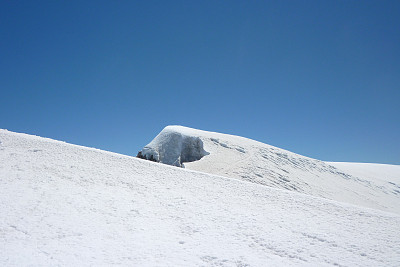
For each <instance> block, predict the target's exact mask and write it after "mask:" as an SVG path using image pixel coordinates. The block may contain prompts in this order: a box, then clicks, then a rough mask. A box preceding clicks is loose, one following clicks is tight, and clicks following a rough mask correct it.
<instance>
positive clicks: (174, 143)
mask: <svg viewBox="0 0 400 267" xmlns="http://www.w3.org/2000/svg"><path fill="white" fill-rule="evenodd" d="M182 129H183V127H180V126H167V127H165V128H164V130H162V131H161V133H160V134H158V135H157V136H156V137H155V138H154V139H153V141H151V142H150V143H149V144H148V145H146V146H145V147H144V148H143V149H142V151H140V152H139V154H138V157H140V158H144V159H148V160H153V161H157V162H161V163H164V164H168V165H173V166H178V167H182V166H183V165H182V163H184V162H192V161H196V160H199V159H201V158H202V157H203V156H205V155H208V152H206V151H205V150H204V148H203V142H202V141H201V139H200V138H199V137H198V136H195V135H191V134H190V132H188V131H186V132H185V131H183V130H182Z"/></svg>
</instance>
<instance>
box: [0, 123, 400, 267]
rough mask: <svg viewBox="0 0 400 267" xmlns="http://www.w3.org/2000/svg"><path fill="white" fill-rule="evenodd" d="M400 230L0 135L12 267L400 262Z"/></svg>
mask: <svg viewBox="0 0 400 267" xmlns="http://www.w3.org/2000/svg"><path fill="white" fill-rule="evenodd" d="M211 142H213V141H211ZM220 142H222V139H221V140H220ZM230 147H231V144H230ZM206 149H207V147H206ZM246 149H248V148H246ZM246 151H247V150H246ZM211 155H212V154H210V156H211ZM207 157H208V156H205V157H203V158H202V159H201V160H200V161H202V160H203V159H205V158H207ZM200 161H195V162H200ZM399 232H400V216H399V215H397V214H393V213H387V212H382V211H379V210H373V209H367V208H363V207H358V206H353V205H348V204H344V203H340V202H335V201H330V200H327V199H323V198H318V197H312V196H308V195H305V194H299V193H296V192H290V191H288V190H280V189H274V188H271V187H267V186H261V185H258V184H254V183H249V182H243V181H239V180H235V179H231V178H225V177H221V176H215V175H210V174H206V173H200V172H194V171H190V170H187V169H182V168H176V167H171V166H168V165H163V164H158V163H153V162H150V161H144V160H140V159H137V158H133V157H128V156H124V155H119V154H115V153H110V152H105V151H101V150H96V149H91V148H85V147H81V146H76V145H70V144H67V143H64V142H59V141H54V140H50V139H45V138H40V137H35V136H30V135H25V134H17V133H12V132H8V131H4V130H0V247H1V249H0V265H1V266H109V265H120V266H265V265H268V266H305V265H307V266H400V238H399Z"/></svg>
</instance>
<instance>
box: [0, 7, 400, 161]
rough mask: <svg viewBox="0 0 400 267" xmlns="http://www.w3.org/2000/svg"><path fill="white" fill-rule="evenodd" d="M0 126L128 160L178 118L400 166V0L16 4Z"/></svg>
mask: <svg viewBox="0 0 400 267" xmlns="http://www.w3.org/2000/svg"><path fill="white" fill-rule="evenodd" d="M0 34H1V41H0V90H1V91H0V94H1V95H0V114H1V116H0V128H5V129H8V130H11V131H16V132H24V133H29V134H35V135H39V136H44V137H50V138H53V139H57V140H64V141H67V142H70V143H74V144H80V145H84V146H90V147H96V148H100V149H105V150H110V151H114V152H119V153H123V154H128V155H136V153H137V151H138V150H140V149H141V147H143V146H144V145H146V144H147V143H148V142H150V141H151V140H152V138H153V137H155V135H156V134H157V133H158V132H159V131H161V129H162V128H163V127H164V126H166V125H170V124H178V125H184V126H189V127H193V128H198V129H203V130H209V131H216V132H222V133H230V134H235V135H240V136H244V137H248V138H251V139H255V140H258V141H261V142H264V143H267V144H270V145H274V146H277V147H281V148H285V149H288V150H290V151H293V152H296V153H299V154H302V155H306V156H309V157H313V158H317V159H322V160H328V161H356V162H377V163H391V164H400V140H399V139H400V2H399V1H140V2H139V1H138V2H135V1H2V3H1V8H0Z"/></svg>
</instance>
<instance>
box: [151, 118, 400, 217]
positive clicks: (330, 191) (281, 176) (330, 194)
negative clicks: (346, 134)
mask: <svg viewBox="0 0 400 267" xmlns="http://www.w3.org/2000/svg"><path fill="white" fill-rule="evenodd" d="M177 134H181V135H184V136H191V137H192V138H193V139H194V138H200V139H201V140H202V142H203V144H204V149H205V150H206V151H207V152H209V154H208V155H207V156H204V157H202V158H201V159H200V160H198V161H193V162H190V163H185V164H184V166H185V168H187V169H191V170H197V171H202V172H206V173H211V174H216V175H222V176H226V177H230V178H236V179H240V180H245V181H250V182H253V183H258V184H262V185H267V186H271V187H275V188H281V189H287V190H290V191H296V192H301V193H305V194H309V195H313V196H318V197H324V198H327V199H332V200H337V201H342V202H347V203H351V204H356V205H361V206H365V207H370V208H376V209H380V210H384V211H390V212H396V213H399V214H400V166H394V165H382V164H370V165H368V166H369V167H368V169H365V171H362V169H363V168H361V171H357V172H355V171H352V170H353V168H347V167H346V166H353V165H352V163H348V165H346V166H345V165H344V164H340V163H338V164H336V163H329V162H324V161H320V160H316V159H312V158H308V157H305V156H301V155H298V154H295V153H292V152H289V151H287V150H284V149H280V148H277V147H273V146H270V145H267V144H263V143H260V142H257V141H254V140H250V139H247V138H243V137H239V136H233V135H227V134H220V133H213V132H207V131H201V130H196V129H191V128H187V127H182V126H167V127H166V128H165V129H164V130H163V131H162V132H161V133H160V134H159V135H158V136H157V137H156V138H154V140H153V141H152V142H151V143H150V144H149V145H147V146H146V148H147V151H149V152H148V153H149V154H148V156H150V154H154V156H159V155H161V156H160V157H162V158H163V159H164V161H162V162H171V161H173V160H174V158H172V159H171V160H169V159H166V158H168V157H169V155H167V154H163V153H165V150H161V149H159V148H160V147H162V148H164V147H171V146H172V147H173V144H174V142H171V146H170V145H169V144H167V143H168V142H170V140H174V138H172V137H171V138H170V137H169V136H170V135H177ZM150 151H151V152H150ZM178 154H179V153H178ZM365 166H367V165H363V167H365ZM387 166H389V167H387Z"/></svg>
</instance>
